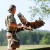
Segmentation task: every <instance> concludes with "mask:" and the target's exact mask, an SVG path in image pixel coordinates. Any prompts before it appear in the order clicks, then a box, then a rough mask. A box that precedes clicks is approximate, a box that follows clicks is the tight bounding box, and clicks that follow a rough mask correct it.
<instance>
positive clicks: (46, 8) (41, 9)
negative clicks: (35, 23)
mask: <svg viewBox="0 0 50 50" xmlns="http://www.w3.org/2000/svg"><path fill="white" fill-rule="evenodd" d="M31 1H33V3H34V4H35V5H34V6H32V7H31V6H30V11H29V12H30V13H31V16H32V17H31V18H33V17H36V18H37V16H38V19H44V18H47V17H49V14H50V0H31Z"/></svg>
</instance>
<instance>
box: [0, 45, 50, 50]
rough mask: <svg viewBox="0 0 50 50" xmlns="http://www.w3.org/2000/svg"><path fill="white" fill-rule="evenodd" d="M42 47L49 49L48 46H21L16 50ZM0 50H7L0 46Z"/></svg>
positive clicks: (5, 47)
mask: <svg viewBox="0 0 50 50" xmlns="http://www.w3.org/2000/svg"><path fill="white" fill-rule="evenodd" d="M44 47H50V45H21V46H20V48H17V49H16V50H22V49H35V48H44ZM0 50H7V46H0Z"/></svg>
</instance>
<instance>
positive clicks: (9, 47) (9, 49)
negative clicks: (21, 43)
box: [6, 32, 16, 50]
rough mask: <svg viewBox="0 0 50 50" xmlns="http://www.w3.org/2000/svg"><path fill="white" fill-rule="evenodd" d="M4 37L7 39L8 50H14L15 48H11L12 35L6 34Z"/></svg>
mask: <svg viewBox="0 0 50 50" xmlns="http://www.w3.org/2000/svg"><path fill="white" fill-rule="evenodd" d="M6 36H7V39H8V50H16V48H13V47H11V41H12V39H11V37H12V34H11V33H9V32H7V34H6Z"/></svg>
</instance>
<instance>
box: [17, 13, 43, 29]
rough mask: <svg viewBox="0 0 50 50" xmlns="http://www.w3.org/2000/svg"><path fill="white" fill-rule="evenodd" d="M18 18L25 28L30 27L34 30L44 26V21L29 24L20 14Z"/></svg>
mask: <svg viewBox="0 0 50 50" xmlns="http://www.w3.org/2000/svg"><path fill="white" fill-rule="evenodd" d="M18 17H19V19H20V21H21V23H22V24H23V25H24V26H28V27H29V26H30V27H31V28H33V29H36V28H39V27H41V26H43V25H44V22H43V21H42V20H38V21H37V20H36V21H35V22H28V21H27V20H26V18H25V17H24V16H23V15H22V14H21V13H19V14H18Z"/></svg>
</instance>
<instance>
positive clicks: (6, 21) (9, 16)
mask: <svg viewBox="0 0 50 50" xmlns="http://www.w3.org/2000/svg"><path fill="white" fill-rule="evenodd" d="M10 22H13V23H14V24H17V23H16V19H15V18H14V14H12V13H11V12H9V13H8V15H7V16H6V19H5V25H6V27H7V30H8V31H17V27H10Z"/></svg>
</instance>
